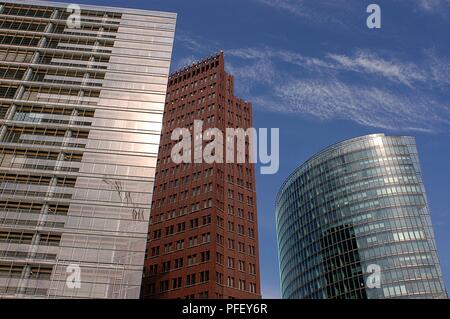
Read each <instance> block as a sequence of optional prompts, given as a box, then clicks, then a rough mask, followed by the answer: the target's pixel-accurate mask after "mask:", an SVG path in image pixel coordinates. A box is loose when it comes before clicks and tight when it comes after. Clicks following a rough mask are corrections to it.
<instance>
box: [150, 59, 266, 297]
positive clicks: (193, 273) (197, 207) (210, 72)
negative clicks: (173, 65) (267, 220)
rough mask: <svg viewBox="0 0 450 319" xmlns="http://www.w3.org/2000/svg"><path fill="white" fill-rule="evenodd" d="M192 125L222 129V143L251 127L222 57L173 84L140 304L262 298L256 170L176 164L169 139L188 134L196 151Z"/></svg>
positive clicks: (186, 72)
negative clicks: (178, 132)
mask: <svg viewBox="0 0 450 319" xmlns="http://www.w3.org/2000/svg"><path fill="white" fill-rule="evenodd" d="M195 120H203V131H204V130H206V129H208V128H218V129H220V130H221V131H222V132H223V134H224V143H225V142H226V136H225V132H226V128H243V129H244V130H246V129H247V128H248V127H252V125H253V124H252V106H251V104H250V103H248V102H245V101H243V100H241V99H238V98H236V97H235V96H234V78H233V76H231V75H229V74H227V73H226V72H225V67H224V56H223V53H222V52H221V53H219V54H217V55H215V56H212V57H209V58H207V59H205V60H203V61H201V62H198V63H195V64H193V65H191V66H189V67H187V68H184V69H182V70H180V71H177V72H175V73H174V74H172V75H171V76H170V78H169V84H168V88H167V97H166V107H165V112H164V119H163V129H162V134H161V142H160V149H159V154H158V164H157V168H156V177H155V178H156V180H155V187H154V194H153V200H152V211H151V218H150V226H149V232H148V242H147V254H146V260H145V267H144V278H143V282H142V297H143V298H145V299H147V298H195V299H197V298H200V299H205V298H220V299H222V298H227V299H228V298H260V296H261V292H260V273H259V255H258V226H257V225H258V224H257V212H256V193H255V188H256V187H255V173H254V164H251V163H249V162H248V160H247V161H246V163H244V164H238V163H232V164H227V163H226V161H225V159H224V163H213V164H207V163H204V162H202V163H199V164H196V163H191V164H185V163H182V164H178V165H177V164H175V163H174V162H173V161H172V160H171V150H172V147H173V146H174V145H175V144H176V143H177V141H172V140H171V135H172V131H173V130H174V129H175V128H178V127H180V128H188V129H189V130H190V132H191V134H192V144H194V140H195V138H196V137H195V136H194V134H193V132H194V127H193V126H194V121H195ZM207 143H209V142H208V141H204V142H203V147H204V146H205V145H206V144H207ZM247 147H248V144H247ZM236 151H237V147H236V146H235V152H236ZM247 152H248V151H247ZM225 153H226V152H225V148H224V156H225ZM193 154H194V151H192V152H191V156H193ZM247 156H248V154H247Z"/></svg>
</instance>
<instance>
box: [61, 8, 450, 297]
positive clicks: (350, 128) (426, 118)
mask: <svg viewBox="0 0 450 319" xmlns="http://www.w3.org/2000/svg"><path fill="white" fill-rule="evenodd" d="M60 2H61V1H60ZM62 2H70V1H65V0H63V1H62ZM77 2H78V3H83V4H96V5H108V6H117V7H131V8H138V9H150V10H161V11H169V12H176V13H178V20H177V29H176V36H175V42H174V51H173V60H172V69H173V70H175V69H177V68H180V67H183V66H185V65H187V64H189V63H192V62H193V61H194V60H199V59H201V58H203V57H206V56H208V55H210V54H213V53H216V52H218V51H219V50H224V53H225V64H226V68H227V70H228V71H229V72H230V73H232V74H233V75H234V76H235V86H236V87H235V93H236V95H237V96H238V97H241V98H243V99H245V100H248V101H250V102H252V103H253V109H254V110H253V111H254V125H255V126H256V127H263V128H280V169H279V171H278V173H277V174H275V175H258V176H257V197H258V214H259V236H260V263H261V286H262V293H263V297H264V298H280V296H281V292H280V287H279V269H278V257H277V254H278V253H277V244H276V233H275V215H274V207H275V197H276V194H277V192H278V189H279V187H280V186H281V184H282V183H283V181H284V180H285V179H286V177H287V176H288V175H289V174H290V173H291V172H292V171H293V170H294V169H295V168H296V167H297V166H299V165H301V164H302V163H303V162H304V161H306V160H307V159H308V158H309V157H310V156H312V155H313V154H314V153H316V152H318V151H320V150H321V149H323V148H325V147H327V146H329V145H330V144H334V143H336V142H339V141H342V140H345V139H348V138H352V137H356V136H360V135H365V134H372V133H385V134H390V135H411V136H415V137H416V140H417V146H418V150H419V156H420V159H421V166H422V173H423V177H424V183H425V187H426V189H427V194H428V200H429V205H430V209H431V213H432V221H433V225H434V229H435V234H436V241H437V247H438V251H439V256H440V260H441V266H442V270H443V274H444V279H445V281H446V286H447V288H449V287H450V232H449V231H448V230H449V227H450V214H449V213H450V212H449V210H450V196H449V195H450V194H449V190H450V187H449V183H450V165H449V163H450V41H449V36H450V0H383V1H382V0H371V1H364V0H226V1H217V0H189V1H187V0H139V1H124V0H77ZM371 3H376V4H378V5H379V6H380V7H381V28H380V29H368V28H367V25H366V19H367V17H368V16H369V13H367V12H366V8H367V6H368V5H369V4H371ZM258 171H259V170H258Z"/></svg>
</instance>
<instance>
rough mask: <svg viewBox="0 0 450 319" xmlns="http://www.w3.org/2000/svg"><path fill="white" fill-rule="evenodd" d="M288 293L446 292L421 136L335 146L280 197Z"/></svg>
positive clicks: (366, 295)
mask: <svg viewBox="0 0 450 319" xmlns="http://www.w3.org/2000/svg"><path fill="white" fill-rule="evenodd" d="M276 221H277V234H278V246H279V258H280V272H281V287H282V294H283V298H294V299H295V298H307V299H317V298H337V299H344V298H345V299H350V298H352V299H365V298H369V299H379V298H446V297H447V294H446V290H445V287H444V283H443V279H442V274H441V269H440V265H439V260H438V255H437V251H436V245H435V241H434V234H433V229H432V225H431V219H430V213H429V210H428V207H427V199H426V194H425V189H424V186H423V182H422V178H421V171H420V166H419V159H418V155H417V149H416V145H415V140H414V138H412V137H391V136H385V135H383V134H376V135H368V136H363V137H358V138H354V139H351V140H348V141H345V142H342V143H339V144H336V145H333V146H331V147H329V148H327V149H325V150H323V151H322V152H320V153H319V154H317V155H315V156H313V157H312V158H311V159H309V160H308V161H307V162H306V163H304V164H303V165H302V166H300V167H299V168H297V169H296V170H295V171H294V172H293V173H292V174H291V175H290V176H289V178H288V179H287V180H286V181H285V183H284V184H283V186H282V187H281V189H280V192H279V194H278V197H277V205H276Z"/></svg>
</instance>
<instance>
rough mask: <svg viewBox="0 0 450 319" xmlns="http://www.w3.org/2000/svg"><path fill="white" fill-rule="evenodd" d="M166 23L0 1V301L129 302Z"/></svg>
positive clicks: (166, 48) (148, 183)
mask: <svg viewBox="0 0 450 319" xmlns="http://www.w3.org/2000/svg"><path fill="white" fill-rule="evenodd" d="M79 9H81V10H79ZM175 23H176V14H173V13H164V12H156V11H145V10H132V9H119V8H109V7H96V6H83V5H82V6H81V7H77V6H73V5H70V6H69V4H68V3H55V2H43V1H28V0H26V1H0V125H1V129H0V298H138V297H139V293H140V286H141V279H142V268H143V261H144V254H145V246H146V239H147V230H148V221H149V215H150V205H151V197H152V193H151V192H152V189H153V181H154V174H155V167H156V160H157V153H158V147H159V139H160V132H161V123H162V114H163V110H164V101H165V94H166V85H167V80H168V74H169V67H170V60H171V54H172V45H173V38H174V32H175Z"/></svg>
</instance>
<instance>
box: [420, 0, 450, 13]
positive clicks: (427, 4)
mask: <svg viewBox="0 0 450 319" xmlns="http://www.w3.org/2000/svg"><path fill="white" fill-rule="evenodd" d="M414 2H415V4H416V5H417V6H418V7H419V8H420V9H423V10H425V11H428V12H434V11H439V10H441V9H444V8H445V7H447V9H448V8H449V7H450V0H415V1H414Z"/></svg>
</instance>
